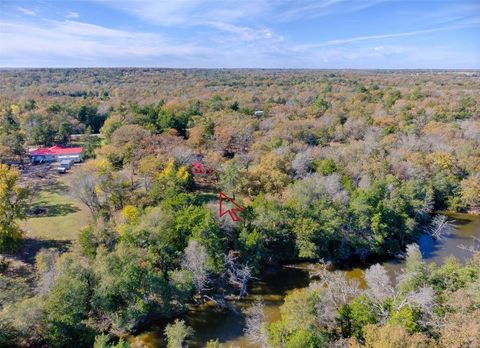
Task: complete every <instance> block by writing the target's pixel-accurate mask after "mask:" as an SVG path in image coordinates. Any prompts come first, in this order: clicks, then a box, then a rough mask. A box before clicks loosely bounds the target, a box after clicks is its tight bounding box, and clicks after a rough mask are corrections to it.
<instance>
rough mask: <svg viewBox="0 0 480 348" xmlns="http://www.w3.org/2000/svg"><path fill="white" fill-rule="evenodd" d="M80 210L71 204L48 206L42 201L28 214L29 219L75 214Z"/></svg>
mask: <svg viewBox="0 0 480 348" xmlns="http://www.w3.org/2000/svg"><path fill="white" fill-rule="evenodd" d="M77 211H80V209H79V208H78V207H77V206H75V205H73V204H72V203H57V204H48V203H46V202H44V201H41V202H38V203H37V204H35V205H34V206H33V207H32V208H31V209H30V213H29V217H30V218H37V217H54V216H65V215H68V214H73V213H76V212H77Z"/></svg>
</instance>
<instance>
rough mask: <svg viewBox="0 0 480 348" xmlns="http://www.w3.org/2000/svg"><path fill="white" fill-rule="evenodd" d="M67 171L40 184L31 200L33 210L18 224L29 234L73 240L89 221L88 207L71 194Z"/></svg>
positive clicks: (43, 237)
mask: <svg viewBox="0 0 480 348" xmlns="http://www.w3.org/2000/svg"><path fill="white" fill-rule="evenodd" d="M70 175H71V173H70V174H65V175H64V176H60V178H59V179H58V180H57V182H55V183H53V184H49V185H45V186H44V187H42V189H41V190H40V192H39V193H38V195H37V197H36V198H35V200H34V201H33V202H32V206H33V209H34V211H35V210H36V212H35V213H36V214H35V215H34V216H30V217H29V218H28V219H27V220H26V221H24V222H22V223H21V225H22V227H23V230H24V231H25V232H26V236H27V237H30V238H39V239H45V240H74V239H76V238H77V236H78V232H79V231H80V229H81V228H82V227H84V226H85V225H87V224H88V222H89V221H90V213H89V211H88V209H87V208H86V207H85V206H84V205H83V204H82V203H81V202H79V201H78V200H77V199H75V198H74V197H72V196H71V195H70V186H69V184H70V183H69V179H70V177H69V176H70Z"/></svg>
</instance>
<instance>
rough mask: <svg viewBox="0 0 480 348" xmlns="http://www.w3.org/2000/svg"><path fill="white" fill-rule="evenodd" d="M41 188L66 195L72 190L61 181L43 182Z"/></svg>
mask: <svg viewBox="0 0 480 348" xmlns="http://www.w3.org/2000/svg"><path fill="white" fill-rule="evenodd" d="M40 189H41V190H42V191H45V192H49V193H55V194H58V195H66V194H68V193H69V192H70V187H69V186H68V185H66V184H65V183H63V182H61V181H55V182H46V183H42V184H40Z"/></svg>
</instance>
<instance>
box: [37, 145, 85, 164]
mask: <svg viewBox="0 0 480 348" xmlns="http://www.w3.org/2000/svg"><path fill="white" fill-rule="evenodd" d="M82 153H83V148H82V147H62V146H60V145H55V146H52V147H40V148H38V149H34V150H30V151H29V154H30V157H31V159H32V163H44V162H53V161H61V160H64V159H71V160H73V161H74V162H81V161H82Z"/></svg>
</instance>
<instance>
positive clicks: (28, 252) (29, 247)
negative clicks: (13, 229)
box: [5, 238, 71, 265]
mask: <svg viewBox="0 0 480 348" xmlns="http://www.w3.org/2000/svg"><path fill="white" fill-rule="evenodd" d="M70 245H71V241H69V240H53V239H37V238H25V239H24V240H23V244H22V245H21V246H20V247H19V248H18V249H17V250H16V251H14V252H11V253H5V255H7V256H11V257H12V258H15V259H17V260H19V261H23V262H25V263H28V264H32V265H33V264H35V256H36V255H37V254H38V252H39V251H40V250H41V249H51V248H54V249H57V250H58V251H59V252H60V253H64V252H66V251H67V250H68V249H69V248H70Z"/></svg>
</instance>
